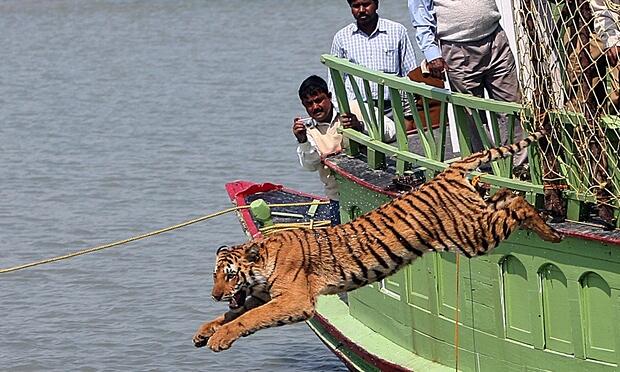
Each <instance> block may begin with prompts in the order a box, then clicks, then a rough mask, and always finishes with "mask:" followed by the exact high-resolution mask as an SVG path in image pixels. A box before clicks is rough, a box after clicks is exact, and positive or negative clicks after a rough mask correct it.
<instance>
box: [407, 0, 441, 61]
mask: <svg viewBox="0 0 620 372" xmlns="http://www.w3.org/2000/svg"><path fill="white" fill-rule="evenodd" d="M408 5H409V16H410V17H411V23H412V24H413V27H414V28H415V30H416V39H417V41H418V45H419V46H420V49H421V50H422V52H423V53H424V57H426V60H427V61H432V60H434V59H437V58H439V57H441V50H440V49H439V44H437V20H436V18H435V7H434V5H433V1H432V0H409V1H408Z"/></svg>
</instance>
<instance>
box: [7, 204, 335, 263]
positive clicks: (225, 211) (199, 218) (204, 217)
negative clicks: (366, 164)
mask: <svg viewBox="0 0 620 372" xmlns="http://www.w3.org/2000/svg"><path fill="white" fill-rule="evenodd" d="M328 203H329V202H327V201H320V202H317V201H312V202H309V203H281V204H270V205H269V206H270V207H272V208H273V207H295V206H303V205H312V204H328ZM247 208H250V206H249V205H242V206H238V207H231V208H227V209H223V210H221V211H219V212H215V213H211V214H207V215H205V216H202V217H198V218H194V219H192V220H189V221H185V222H183V223H179V224H177V225H173V226H170V227H166V228H163V229H160V230H156V231H152V232H149V233H146V234H142V235H137V236H134V237H131V238H128V239H123V240H119V241H116V242H113V243H108V244H103V245H99V246H97V247H93V248H88V249H83V250H81V251H77V252H73V253H69V254H65V255H62V256H57V257H52V258H47V259H44V260H40V261H35V262H31V263H27V264H23V265H18V266H13V267H9V268H6V269H0V274H6V273H10V272H13V271H18V270H23V269H27V268H29V267H34V266H39V265H43V264H48V263H52V262H56V261H62V260H66V259H69V258H73V257H77V256H81V255H84V254H87V253H93V252H97V251H101V250H104V249H108V248H112V247H116V246H119V245H123V244H127V243H130V242H134V241H136V240H140V239H144V238H148V237H151V236H154V235H159V234H162V233H165V232H168V231H172V230H176V229H180V228H182V227H185V226H189V225H192V224H195V223H198V222H202V221H205V220H208V219H210V218H214V217H218V216H221V215H223V214H226V213H230V212H234V211H238V210H240V209H247Z"/></svg>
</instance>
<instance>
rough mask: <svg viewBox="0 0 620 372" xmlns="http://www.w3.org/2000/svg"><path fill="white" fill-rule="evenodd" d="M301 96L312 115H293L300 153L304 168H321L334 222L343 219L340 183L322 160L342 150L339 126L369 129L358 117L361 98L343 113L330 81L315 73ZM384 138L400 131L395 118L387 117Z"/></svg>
mask: <svg viewBox="0 0 620 372" xmlns="http://www.w3.org/2000/svg"><path fill="white" fill-rule="evenodd" d="M299 99H300V100H301V104H302V105H303V106H304V108H305V109H306V112H307V113H308V115H310V117H309V118H300V117H296V118H295V119H293V134H294V135H295V138H297V142H299V145H298V146H297V156H298V157H299V162H300V163H301V166H302V167H304V169H306V170H309V171H318V172H319V176H320V177H321V181H322V182H323V184H324V185H325V194H326V195H327V197H328V198H329V199H330V202H331V203H330V213H331V220H332V224H334V225H335V224H339V223H340V213H339V202H338V200H339V195H338V184H337V183H336V180H335V178H334V175H333V173H332V172H331V170H330V169H329V168H328V167H327V166H325V165H324V164H323V163H322V160H323V159H324V158H325V157H327V156H329V155H333V154H337V153H339V152H340V151H342V145H343V143H342V134H340V133H338V128H340V127H341V126H342V128H346V129H348V128H351V129H354V130H357V131H360V132H366V130H365V127H364V123H363V122H361V121H360V120H358V118H357V117H358V116H361V113H360V108H359V105H358V104H357V102H355V101H351V102H350V103H349V104H350V107H351V112H352V113H350V114H339V113H338V112H336V110H335V107H334V105H333V104H332V94H331V93H330V92H329V91H328V89H327V82H325V80H323V79H322V78H320V77H318V76H316V75H312V76H310V77H309V78H307V79H306V80H304V81H303V82H302V83H301V86H300V87H299ZM384 128H385V133H384V139H385V141H386V142H390V141H393V139H394V137H395V135H396V127H395V125H394V122H393V121H392V120H390V119H388V118H384Z"/></svg>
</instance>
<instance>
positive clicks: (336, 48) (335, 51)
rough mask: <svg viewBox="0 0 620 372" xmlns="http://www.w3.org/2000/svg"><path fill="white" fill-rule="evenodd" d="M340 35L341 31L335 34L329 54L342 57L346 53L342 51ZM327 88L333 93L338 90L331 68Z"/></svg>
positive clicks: (328, 73)
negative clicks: (335, 86) (335, 87)
mask: <svg viewBox="0 0 620 372" xmlns="http://www.w3.org/2000/svg"><path fill="white" fill-rule="evenodd" d="M339 35H340V33H337V34H336V35H334V40H333V41H332V47H331V49H330V51H329V54H331V55H332V56H335V57H339V58H342V57H343V54H344V53H343V51H342V47H341V43H340V37H339ZM327 90H328V91H330V92H332V94H336V90H335V89H334V81H333V80H332V74H331V73H330V72H329V68H328V69H327ZM335 103H336V102H335ZM336 104H337V103H336Z"/></svg>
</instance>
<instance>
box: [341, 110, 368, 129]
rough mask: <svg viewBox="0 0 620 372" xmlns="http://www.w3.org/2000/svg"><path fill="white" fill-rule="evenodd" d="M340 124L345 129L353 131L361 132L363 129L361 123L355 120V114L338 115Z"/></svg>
mask: <svg viewBox="0 0 620 372" xmlns="http://www.w3.org/2000/svg"><path fill="white" fill-rule="evenodd" d="M340 124H342V127H343V128H345V129H349V128H351V129H354V130H356V131H358V132H361V131H362V129H363V126H362V122H361V121H359V120H358V119H357V116H355V114H340Z"/></svg>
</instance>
